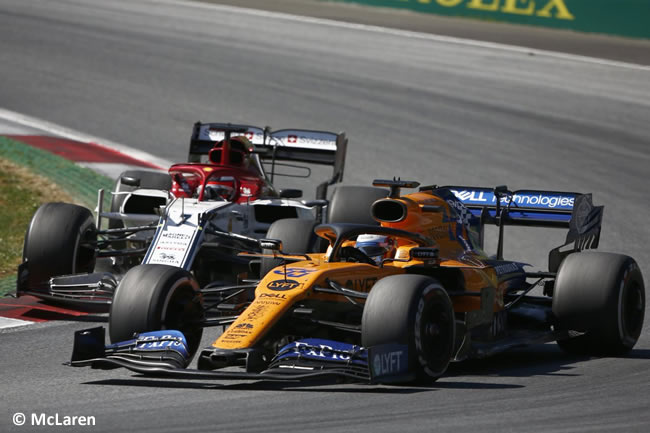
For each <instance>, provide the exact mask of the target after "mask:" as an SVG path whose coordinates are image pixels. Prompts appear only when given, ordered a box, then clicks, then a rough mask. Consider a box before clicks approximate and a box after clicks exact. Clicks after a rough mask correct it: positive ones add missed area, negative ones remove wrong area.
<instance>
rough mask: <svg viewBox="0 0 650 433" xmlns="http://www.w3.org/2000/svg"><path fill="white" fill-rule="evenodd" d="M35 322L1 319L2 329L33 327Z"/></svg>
mask: <svg viewBox="0 0 650 433" xmlns="http://www.w3.org/2000/svg"><path fill="white" fill-rule="evenodd" d="M33 324H34V322H29V321H27V320H19V319H10V318H9V317H0V329H5V328H15V327H16V326H27V325H33Z"/></svg>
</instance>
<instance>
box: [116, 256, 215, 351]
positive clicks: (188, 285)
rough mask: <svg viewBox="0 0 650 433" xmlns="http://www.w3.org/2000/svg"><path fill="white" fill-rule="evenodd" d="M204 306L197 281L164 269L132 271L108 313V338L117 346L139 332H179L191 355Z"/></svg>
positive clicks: (181, 272)
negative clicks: (173, 330)
mask: <svg viewBox="0 0 650 433" xmlns="http://www.w3.org/2000/svg"><path fill="white" fill-rule="evenodd" d="M202 320H203V302H202V299H201V295H200V293H199V285H198V283H197V282H196V279H195V278H194V277H193V276H192V274H190V273H189V272H187V271H185V270H184V269H181V268H177V267H174V266H167V265H153V264H146V265H139V266H136V267H134V268H131V269H130V270H129V271H128V272H127V273H126V275H125V276H124V278H122V281H121V282H120V284H119V285H118V286H117V289H116V290H115V295H114V296H113V303H112V304H111V309H110V313H109V318H108V323H109V335H110V339H111V342H113V343H117V342H120V341H125V340H129V339H131V338H133V335H134V334H136V333H141V332H149V331H158V330H161V329H175V330H177V331H181V332H182V333H183V335H184V336H185V338H186V340H187V344H188V350H189V352H190V355H192V356H193V355H194V354H195V353H196V351H197V349H198V347H199V344H200V343H201V336H202V335H203V328H202V326H201V322H202Z"/></svg>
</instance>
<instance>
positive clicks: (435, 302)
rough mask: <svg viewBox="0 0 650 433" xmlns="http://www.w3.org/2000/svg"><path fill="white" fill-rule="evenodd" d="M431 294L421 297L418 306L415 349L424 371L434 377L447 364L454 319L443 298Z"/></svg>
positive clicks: (439, 373)
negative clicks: (424, 297) (425, 297)
mask: <svg viewBox="0 0 650 433" xmlns="http://www.w3.org/2000/svg"><path fill="white" fill-rule="evenodd" d="M431 295H432V296H430V297H429V299H422V300H421V304H420V306H419V307H421V308H418V318H420V320H416V326H417V328H416V349H417V352H418V360H419V362H420V365H421V366H422V367H423V368H424V371H425V372H426V373H427V374H428V375H430V376H433V377H436V376H439V375H441V374H442V373H444V371H445V370H446V368H447V365H448V364H449V360H450V357H451V351H452V348H451V347H450V346H451V345H452V344H453V341H452V340H453V337H450V335H453V330H452V329H451V327H452V326H453V323H454V320H453V317H450V312H449V307H448V305H447V304H446V303H445V302H444V300H443V299H440V298H439V297H438V296H436V294H435V293H432V294H431Z"/></svg>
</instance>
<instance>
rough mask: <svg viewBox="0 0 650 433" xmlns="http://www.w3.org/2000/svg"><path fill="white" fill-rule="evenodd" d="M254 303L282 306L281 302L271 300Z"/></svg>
mask: <svg viewBox="0 0 650 433" xmlns="http://www.w3.org/2000/svg"><path fill="white" fill-rule="evenodd" d="M255 302H257V303H259V304H265V305H282V301H274V300H272V299H257V300H256V301H255Z"/></svg>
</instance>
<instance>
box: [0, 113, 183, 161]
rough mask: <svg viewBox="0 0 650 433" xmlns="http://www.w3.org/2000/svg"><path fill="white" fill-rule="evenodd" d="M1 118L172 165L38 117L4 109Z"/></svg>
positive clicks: (131, 148) (128, 147)
mask: <svg viewBox="0 0 650 433" xmlns="http://www.w3.org/2000/svg"><path fill="white" fill-rule="evenodd" d="M0 118H2V119H5V120H8V121H10V122H14V123H17V124H19V125H23V126H27V127H30V128H35V129H40V130H43V131H45V132H48V133H50V134H53V135H56V136H59V137H63V138H67V139H68V140H74V141H79V142H82V143H93V144H96V145H98V146H102V147H105V148H107V149H110V150H116V151H118V152H120V153H123V154H125V155H126V156H129V157H131V158H134V159H137V160H140V161H143V162H147V163H149V164H154V165H157V166H159V167H161V168H165V169H166V168H167V167H169V166H170V165H172V163H171V162H170V161H167V160H166V159H162V158H159V157H157V156H154V155H152V154H150V153H147V152H144V151H142V150H139V149H135V148H133V147H130V146H127V145H125V144H121V143H116V142H114V141H110V140H106V139H104V138H100V137H95V136H92V135H88V134H85V133H83V132H79V131H75V130H74V129H70V128H67V127H65V126H61V125H57V124H56V123H52V122H48V121H46V120H42V119H38V118H36V117H32V116H28V115H26V114H21V113H17V112H15V111H10V110H7V109H4V108H0Z"/></svg>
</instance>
